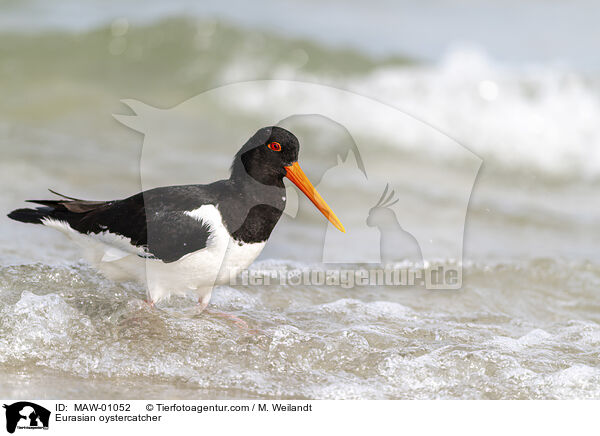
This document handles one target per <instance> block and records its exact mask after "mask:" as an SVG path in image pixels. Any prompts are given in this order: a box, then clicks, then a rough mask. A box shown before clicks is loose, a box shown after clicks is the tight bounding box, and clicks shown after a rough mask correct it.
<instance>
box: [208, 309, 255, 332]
mask: <svg viewBox="0 0 600 436" xmlns="http://www.w3.org/2000/svg"><path fill="white" fill-rule="evenodd" d="M205 312H206V313H208V314H210V315H213V316H216V317H219V318H225V319H228V320H230V321H232V322H233V323H234V324H235V325H236V326H237V327H239V328H240V329H242V330H245V331H250V327H248V323H247V322H246V321H244V320H243V319H240V318H238V317H237V316H235V315H232V314H231V313H225V312H218V311H214V310H205Z"/></svg>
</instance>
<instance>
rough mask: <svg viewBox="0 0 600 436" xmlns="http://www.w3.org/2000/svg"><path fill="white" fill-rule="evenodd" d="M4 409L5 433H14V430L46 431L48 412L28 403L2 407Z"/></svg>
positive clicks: (48, 420)
mask: <svg viewBox="0 0 600 436" xmlns="http://www.w3.org/2000/svg"><path fill="white" fill-rule="evenodd" d="M3 407H4V408H5V409H6V431H8V432H9V433H14V432H15V430H16V429H28V430H35V429H44V430H47V429H48V424H49V422H50V411H49V410H48V409H45V408H44V407H42V406H38V405H37V404H35V403H30V402H28V401H19V402H18V403H13V404H10V405H7V404H5V405H4V406H3Z"/></svg>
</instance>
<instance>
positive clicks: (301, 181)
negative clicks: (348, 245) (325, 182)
mask: <svg viewBox="0 0 600 436" xmlns="http://www.w3.org/2000/svg"><path fill="white" fill-rule="evenodd" d="M285 169H286V170H287V174H286V175H285V176H286V177H287V178H288V179H290V180H291V181H292V183H293V184H294V185H296V186H297V187H298V188H300V190H301V191H302V192H304V195H306V196H307V197H308V198H309V200H310V201H312V202H313V204H314V205H315V206H317V209H319V210H320V211H321V213H322V214H323V215H325V218H327V219H328V220H329V221H330V222H331V224H333V225H334V226H336V227H337V228H338V229H339V230H340V231H342V232H344V233H346V230H345V229H344V226H343V225H342V223H341V222H340V220H339V219H338V217H337V216H335V214H334V213H333V211H332V210H331V208H330V207H329V206H327V203H325V200H323V197H321V195H320V194H319V193H318V192H317V190H316V189H315V187H314V186H313V185H312V183H310V180H308V177H306V174H304V171H302V168H300V165H298V162H294V163H293V164H292V165H290V166H289V167H285Z"/></svg>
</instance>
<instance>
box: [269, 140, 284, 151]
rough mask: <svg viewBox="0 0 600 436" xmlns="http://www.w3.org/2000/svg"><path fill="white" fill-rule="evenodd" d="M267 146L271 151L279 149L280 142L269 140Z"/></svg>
mask: <svg viewBox="0 0 600 436" xmlns="http://www.w3.org/2000/svg"><path fill="white" fill-rule="evenodd" d="M268 147H269V148H270V149H271V150H273V151H281V144H280V143H279V142H271V143H270V144H269V145H268Z"/></svg>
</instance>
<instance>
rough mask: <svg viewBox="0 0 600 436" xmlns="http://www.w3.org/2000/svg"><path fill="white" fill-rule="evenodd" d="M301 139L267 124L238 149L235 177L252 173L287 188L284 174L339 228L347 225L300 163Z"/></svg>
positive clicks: (258, 179) (342, 228) (261, 179)
mask: <svg viewBox="0 0 600 436" xmlns="http://www.w3.org/2000/svg"><path fill="white" fill-rule="evenodd" d="M299 151H300V143H299V142H298V138H296V137H295V136H294V134H293V133H291V132H289V131H288V130H285V129H283V128H281V127H277V126H271V127H263V128H262V129H260V130H258V131H257V132H256V133H255V134H254V136H252V137H251V138H250V139H249V140H248V142H246V143H245V144H244V145H243V147H242V148H241V149H240V151H238V153H237V154H236V156H235V159H234V161H233V165H232V166H231V175H232V177H233V178H240V177H244V176H246V175H247V176H250V177H251V178H253V179H254V180H256V181H258V182H260V183H262V184H264V185H270V186H278V187H281V188H283V187H284V184H283V178H284V177H287V178H288V179H289V180H291V181H292V183H294V184H295V185H296V186H297V187H298V188H299V189H300V190H301V191H302V192H303V193H304V194H305V195H306V196H307V197H308V198H309V199H310V201H312V202H313V204H314V205H315V206H316V207H317V209H319V210H320V211H321V213H322V214H323V215H325V217H326V218H327V219H328V220H329V221H330V222H331V223H332V224H333V225H334V226H335V227H337V228H338V229H339V230H341V231H342V232H345V230H344V226H343V225H342V223H341V222H340V220H339V219H338V218H337V216H335V214H334V213H333V211H332V210H331V208H330V207H329V206H328V205H327V203H326V202H325V200H323V197H321V195H320V194H319V193H318V192H317V190H316V189H315V188H314V186H313V185H312V183H311V182H310V181H309V180H308V177H306V174H304V172H303V171H302V169H301V168H300V165H299V164H298V153H299Z"/></svg>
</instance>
